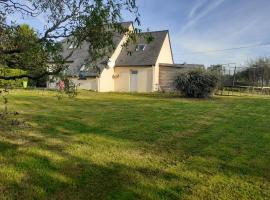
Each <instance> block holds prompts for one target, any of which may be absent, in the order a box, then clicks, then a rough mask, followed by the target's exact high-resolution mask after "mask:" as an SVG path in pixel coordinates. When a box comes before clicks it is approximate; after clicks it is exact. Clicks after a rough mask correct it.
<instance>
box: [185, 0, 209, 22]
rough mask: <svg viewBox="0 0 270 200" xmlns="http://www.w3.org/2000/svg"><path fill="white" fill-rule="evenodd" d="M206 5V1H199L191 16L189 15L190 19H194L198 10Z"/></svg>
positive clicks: (192, 9)
mask: <svg viewBox="0 0 270 200" xmlns="http://www.w3.org/2000/svg"><path fill="white" fill-rule="evenodd" d="M204 3H205V0H199V1H197V3H196V4H195V5H194V6H193V7H192V8H191V10H190V12H189V14H188V19H191V18H193V17H194V16H195V15H196V14H197V12H198V10H199V9H200V8H201V7H202V5H203V4H204Z"/></svg>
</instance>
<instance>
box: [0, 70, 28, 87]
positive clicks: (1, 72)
mask: <svg viewBox="0 0 270 200" xmlns="http://www.w3.org/2000/svg"><path fill="white" fill-rule="evenodd" d="M25 73H26V72H25V71H23V70H20V69H10V68H3V67H0V75H1V76H16V75H22V74H25ZM24 80H27V78H23V79H16V80H2V79H0V88H1V87H5V86H8V87H12V88H17V87H22V82H23V81H24Z"/></svg>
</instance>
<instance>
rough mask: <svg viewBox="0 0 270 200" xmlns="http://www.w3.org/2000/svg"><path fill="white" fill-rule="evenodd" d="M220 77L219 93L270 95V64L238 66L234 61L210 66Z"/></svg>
mask: <svg viewBox="0 0 270 200" xmlns="http://www.w3.org/2000/svg"><path fill="white" fill-rule="evenodd" d="M208 69H209V70H211V71H212V72H214V73H217V76H218V77H219V85H218V92H217V94H218V95H270V67H269V66H252V67H249V66H237V65H236V64H234V63H230V64H226V65H217V66H211V67H210V68H208Z"/></svg>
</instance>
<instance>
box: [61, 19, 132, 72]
mask: <svg viewBox="0 0 270 200" xmlns="http://www.w3.org/2000/svg"><path fill="white" fill-rule="evenodd" d="M131 24H132V22H124V23H121V25H122V26H123V27H124V28H128V27H129V26H130V25H131ZM122 37H123V35H120V34H118V33H116V34H115V35H114V37H113V42H114V45H115V47H116V46H117V45H118V44H119V43H120V41H121V39H122ZM71 40H72V39H70V41H71ZM70 45H71V43H70V42H68V40H67V39H66V40H63V41H62V47H63V56H64V57H67V56H68V55H69V54H70V52H71V51H72V49H69V47H70ZM88 49H89V43H87V42H84V43H83V44H82V45H81V47H79V48H78V49H76V50H75V51H74V52H73V54H72V56H71V57H70V58H69V59H68V60H67V62H68V63H70V64H69V68H68V70H67V74H68V75H69V76H79V75H80V73H81V72H80V69H81V67H82V66H83V65H84V64H85V63H86V62H87V61H91V56H90V54H89V51H88ZM108 56H110V55H108ZM106 59H107V58H103V59H100V61H99V62H98V68H99V70H100V71H102V70H103V69H104V67H105V65H104V63H106ZM99 70H97V69H96V68H94V67H93V68H91V67H90V68H87V71H85V72H83V73H82V74H84V75H87V76H97V75H98V71H99Z"/></svg>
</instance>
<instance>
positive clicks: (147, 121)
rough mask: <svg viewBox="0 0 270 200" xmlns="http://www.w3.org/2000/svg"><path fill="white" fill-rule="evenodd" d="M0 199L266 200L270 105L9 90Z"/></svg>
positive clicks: (0, 151) (256, 100)
mask: <svg viewBox="0 0 270 200" xmlns="http://www.w3.org/2000/svg"><path fill="white" fill-rule="evenodd" d="M9 101H10V109H11V110H16V111H18V112H19V113H20V117H21V118H23V119H24V120H25V121H26V122H27V123H28V126H24V127H19V128H14V127H7V126H3V124H2V126H1V127H0V199H65V200H66V199H95V200H100V199H270V123H269V122H270V119H269V116H270V109H269V108H270V99H267V98H260V97H216V98H212V99H209V100H192V99H183V98H176V97H170V96H167V95H142V94H137V95H132V94H97V93H91V92H80V94H79V96H78V97H77V98H76V99H75V100H74V99H68V98H64V99H63V100H61V101H58V100H57V98H56V97H55V94H54V93H53V92H42V91H14V92H12V93H11V94H10V96H9Z"/></svg>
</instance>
